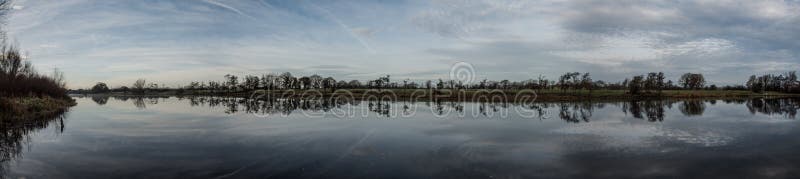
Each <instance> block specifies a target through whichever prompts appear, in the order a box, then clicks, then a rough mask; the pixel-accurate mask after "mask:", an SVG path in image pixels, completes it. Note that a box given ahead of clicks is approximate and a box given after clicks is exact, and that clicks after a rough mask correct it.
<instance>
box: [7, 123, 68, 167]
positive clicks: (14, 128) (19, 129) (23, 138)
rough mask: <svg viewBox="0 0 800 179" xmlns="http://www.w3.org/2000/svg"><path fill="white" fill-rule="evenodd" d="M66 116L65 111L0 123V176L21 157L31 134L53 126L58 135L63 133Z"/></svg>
mask: <svg viewBox="0 0 800 179" xmlns="http://www.w3.org/2000/svg"><path fill="white" fill-rule="evenodd" d="M66 114H67V110H61V111H56V112H54V113H50V114H47V115H44V116H41V117H36V118H30V117H25V120H2V121H0V123H1V124H2V125H0V176H5V172H6V169H7V165H8V163H9V162H11V161H13V160H16V159H18V158H20V157H21V154H22V152H23V151H24V147H25V146H26V145H27V144H28V142H30V141H29V140H30V135H31V134H33V133H35V132H36V131H39V130H41V129H45V128H48V127H50V126H53V125H55V128H54V129H56V131H57V132H58V133H62V132H64V117H65V115H66ZM5 119H9V118H5Z"/></svg>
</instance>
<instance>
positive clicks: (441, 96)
mask: <svg viewBox="0 0 800 179" xmlns="http://www.w3.org/2000/svg"><path fill="white" fill-rule="evenodd" d="M75 95H79V96H128V97H140V96H143V97H170V96H178V97H186V96H210V97H240V98H264V97H272V98H320V97H321V98H339V99H353V100H378V99H393V100H417V101H428V100H451V101H469V100H473V101H506V102H515V101H522V102H579V101H622V100H708V99H742V98H763V97H768V98H771V97H777V98H783V97H800V94H789V93H778V92H767V93H753V92H750V91H725V90H694V91H690V90H665V91H663V92H662V93H646V94H638V95H631V94H628V93H626V90H598V91H594V92H592V93H589V92H588V91H567V92H562V91H556V90H546V91H540V92H536V91H534V90H525V91H523V90H487V91H481V90H427V89H384V90H369V89H342V90H341V91H336V92H331V91H330V90H255V91H240V92H209V91H190V92H184V93H176V92H175V91H167V92H159V93H143V94H135V93H97V94H71V96H75ZM531 99H533V101H531Z"/></svg>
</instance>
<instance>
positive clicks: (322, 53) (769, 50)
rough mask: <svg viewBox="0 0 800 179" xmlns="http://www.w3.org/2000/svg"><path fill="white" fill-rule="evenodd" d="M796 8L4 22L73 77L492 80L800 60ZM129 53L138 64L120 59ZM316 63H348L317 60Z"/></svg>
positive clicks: (712, 5) (119, 8) (422, 7)
mask: <svg viewBox="0 0 800 179" xmlns="http://www.w3.org/2000/svg"><path fill="white" fill-rule="evenodd" d="M798 4H800V2H797V1H778V0H768V1H746V2H740V1H724V0H721V1H671V0H657V1H648V2H641V1H633V0H623V1H599V0H578V1H560V0H541V1H524V0H435V1H420V0H407V1H381V2H348V1H314V2H309V1H269V0H262V1H241V0H225V1H223V0H204V1H158V2H140V1H131V2H125V3H108V2H104V1H92V0H64V1H58V2H50V1H41V0H27V1H20V2H19V3H18V4H17V5H19V6H21V7H24V8H20V9H18V10H15V11H14V12H13V14H12V15H11V16H10V17H9V21H8V22H9V23H8V25H9V27H8V28H6V29H8V30H9V35H10V36H11V37H12V39H14V40H15V41H19V43H20V45H21V46H22V47H23V48H25V49H26V50H27V51H29V52H30V53H31V56H32V58H34V63H36V65H37V66H40V67H44V68H50V67H56V66H58V67H61V68H63V70H65V71H66V72H67V75H69V76H74V78H70V80H71V81H70V82H71V83H72V82H74V83H80V84H93V83H94V82H96V81H99V80H105V79H121V78H124V77H123V76H124V75H132V74H131V73H134V72H135V71H145V70H144V69H142V70H137V69H136V68H154V69H147V70H149V71H148V72H152V73H149V74H150V75H154V76H157V75H159V74H163V75H164V76H163V77H160V78H163V79H165V80H167V79H169V76H186V77H188V76H191V75H178V74H177V73H191V71H192V70H195V69H203V70H207V71H208V72H209V73H213V74H215V75H216V74H226V73H237V74H240V73H241V74H246V73H256V74H258V73H267V72H274V71H293V72H296V73H301V74H314V73H319V74H323V75H326V74H330V75H334V77H337V79H349V78H355V79H361V80H363V79H372V78H374V77H375V76H378V75H383V74H390V75H393V77H394V76H397V77H398V78H412V79H415V80H427V79H437V78H446V77H447V75H446V74H447V73H448V69H449V66H450V65H451V64H452V63H453V62H455V61H465V62H469V63H472V64H473V65H474V66H475V68H477V69H478V70H479V72H480V73H479V74H477V77H478V78H490V79H503V78H507V79H514V80H523V79H527V78H532V77H536V76H538V75H539V74H543V75H545V76H548V77H550V78H554V77H556V76H557V75H559V74H560V73H563V72H566V71H582V72H590V73H592V75H593V76H594V78H595V79H602V80H606V81H616V80H621V79H624V78H626V77H630V76H631V75H635V74H641V73H646V72H650V71H664V72H666V73H667V74H668V75H669V76H670V77H672V78H676V77H677V76H679V75H680V74H681V73H686V72H695V73H696V72H701V73H705V74H707V79H708V80H709V81H712V82H714V83H721V84H738V83H740V82H741V81H743V80H744V79H745V78H746V77H747V76H749V75H750V74H760V73H773V72H781V71H785V70H793V69H797V68H796V67H798V64H800V59H798V56H799V55H800V53H799V52H800V41H797V40H796V39H800V26H799V25H798V24H800V17H799V16H800V5H798ZM243 17H244V18H243ZM131 63H137V64H141V65H130V66H129V67H128V68H124V67H123V66H125V65H126V64H131ZM325 65H338V66H342V67H346V68H318V67H319V66H325ZM214 68H217V69H219V70H217V71H213V70H210V69H214ZM95 74H102V75H95ZM167 74H168V75H167ZM133 75H136V74H133ZM109 83H114V82H109ZM120 83H128V82H120Z"/></svg>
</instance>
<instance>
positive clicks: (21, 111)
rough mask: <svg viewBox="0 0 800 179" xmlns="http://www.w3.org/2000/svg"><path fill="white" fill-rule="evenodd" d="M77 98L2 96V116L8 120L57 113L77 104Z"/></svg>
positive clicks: (0, 108) (0, 106) (0, 100)
mask: <svg viewBox="0 0 800 179" xmlns="http://www.w3.org/2000/svg"><path fill="white" fill-rule="evenodd" d="M75 105H76V103H75V100H73V99H70V98H52V97H48V96H44V97H14V98H5V97H4V98H0V118H2V120H3V121H4V122H7V121H8V120H24V119H33V118H41V117H44V116H50V115H53V114H57V113H63V112H64V111H66V110H67V108H69V107H72V106H75Z"/></svg>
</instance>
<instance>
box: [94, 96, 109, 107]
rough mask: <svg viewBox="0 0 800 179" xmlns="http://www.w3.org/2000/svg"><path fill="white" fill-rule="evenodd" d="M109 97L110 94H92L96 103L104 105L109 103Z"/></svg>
mask: <svg viewBox="0 0 800 179" xmlns="http://www.w3.org/2000/svg"><path fill="white" fill-rule="evenodd" d="M108 98H109V96H106V95H96V96H92V101H94V103H97V105H100V106H102V105H105V104H106V103H108Z"/></svg>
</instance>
